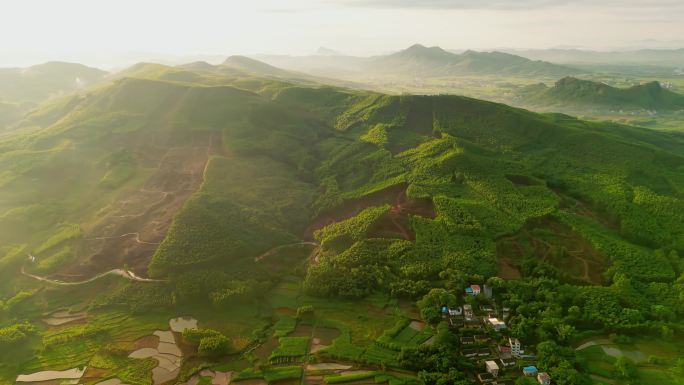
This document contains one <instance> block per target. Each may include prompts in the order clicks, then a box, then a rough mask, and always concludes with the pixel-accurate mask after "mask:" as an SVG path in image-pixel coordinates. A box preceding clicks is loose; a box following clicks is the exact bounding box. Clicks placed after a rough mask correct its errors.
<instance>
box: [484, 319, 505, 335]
mask: <svg viewBox="0 0 684 385" xmlns="http://www.w3.org/2000/svg"><path fill="white" fill-rule="evenodd" d="M487 323H488V324H489V326H491V327H492V328H493V329H494V330H496V331H497V332H499V331H502V330H505V329H506V323H505V322H503V321H501V320H500V319H498V318H495V317H493V318H488V319H487Z"/></svg>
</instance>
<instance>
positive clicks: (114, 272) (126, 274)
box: [21, 266, 166, 286]
mask: <svg viewBox="0 0 684 385" xmlns="http://www.w3.org/2000/svg"><path fill="white" fill-rule="evenodd" d="M21 274H23V275H25V276H27V277H30V278H33V279H36V280H38V281H41V282H47V283H51V284H53V285H60V286H78V285H85V284H88V283H91V282H93V281H95V280H98V279H100V278H102V277H105V276H108V275H118V276H120V277H124V278H127V279H130V280H131V281H135V282H166V281H165V280H162V279H152V278H143V277H139V276H137V275H135V273H134V272H132V271H130V270H124V269H112V270H109V271H105V272H104V273H100V274H98V275H96V276H94V277H92V278H89V279H86V280H85V281H78V282H66V281H59V280H56V279H50V278H46V277H41V276H38V275H34V274H31V273H27V272H26V271H25V270H24V267H23V266H22V267H21Z"/></svg>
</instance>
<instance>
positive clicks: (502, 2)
mask: <svg viewBox="0 0 684 385" xmlns="http://www.w3.org/2000/svg"><path fill="white" fill-rule="evenodd" d="M331 2H333V3H336V4H340V5H345V6H352V7H373V8H408V9H410V8H415V9H500V10H530V9H543V8H551V7H558V6H564V5H573V6H577V5H583V6H589V7H602V6H607V7H612V6H615V7H620V8H625V7H630V8H632V7H634V8H637V7H638V8H652V9H662V10H663V11H664V12H667V11H668V8H670V7H680V6H681V4H682V2H681V0H332V1H331Z"/></svg>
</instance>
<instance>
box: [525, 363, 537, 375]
mask: <svg viewBox="0 0 684 385" xmlns="http://www.w3.org/2000/svg"><path fill="white" fill-rule="evenodd" d="M522 372H523V374H524V375H525V376H528V377H534V376H536V375H537V373H539V370H537V367H536V366H532V365H530V366H525V367H524V368H523V370H522Z"/></svg>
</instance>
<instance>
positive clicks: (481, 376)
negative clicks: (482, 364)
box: [477, 373, 494, 384]
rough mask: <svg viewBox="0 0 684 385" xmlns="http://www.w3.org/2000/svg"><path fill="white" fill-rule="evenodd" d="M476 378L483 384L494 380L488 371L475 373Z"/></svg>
mask: <svg viewBox="0 0 684 385" xmlns="http://www.w3.org/2000/svg"><path fill="white" fill-rule="evenodd" d="M477 379H478V380H480V382H481V383H483V384H488V383H490V382H494V376H492V375H491V374H489V373H480V374H478V375H477Z"/></svg>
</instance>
